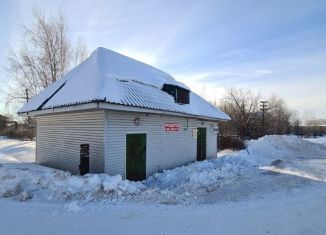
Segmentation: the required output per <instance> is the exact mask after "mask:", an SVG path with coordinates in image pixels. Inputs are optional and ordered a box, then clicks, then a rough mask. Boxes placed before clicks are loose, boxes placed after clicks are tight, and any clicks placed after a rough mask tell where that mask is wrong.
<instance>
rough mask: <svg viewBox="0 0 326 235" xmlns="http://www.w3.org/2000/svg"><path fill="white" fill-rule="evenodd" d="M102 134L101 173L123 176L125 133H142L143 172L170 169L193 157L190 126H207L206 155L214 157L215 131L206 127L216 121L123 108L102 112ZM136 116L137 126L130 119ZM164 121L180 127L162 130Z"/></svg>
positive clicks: (195, 151)
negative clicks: (143, 135)
mask: <svg viewBox="0 0 326 235" xmlns="http://www.w3.org/2000/svg"><path fill="white" fill-rule="evenodd" d="M106 112H107V114H106V135H105V139H106V140H105V149H106V152H105V172H107V173H108V174H111V175H115V174H120V175H122V176H124V177H125V157H126V156H125V149H126V134H128V133H146V134H147V152H146V158H147V159H146V162H147V164H146V171H147V175H150V174H152V173H153V172H157V171H160V170H161V169H170V168H173V167H176V166H181V165H184V164H186V163H189V162H191V161H195V160H196V153H197V139H194V138H193V137H192V128H197V127H207V157H208V158H211V157H215V156H216V150H217V147H216V146H217V142H216V138H217V133H216V132H215V133H213V132H212V131H211V130H210V126H211V125H212V124H213V125H215V126H216V123H212V122H206V121H200V120H197V119H189V120H188V128H187V118H182V117H174V116H166V115H158V114H148V115H146V114H144V113H131V112H123V111H106ZM136 117H138V118H140V125H139V126H135V125H134V119H135V118H136ZM166 122H177V123H179V125H180V130H179V131H177V132H165V130H164V124H165V123H166Z"/></svg>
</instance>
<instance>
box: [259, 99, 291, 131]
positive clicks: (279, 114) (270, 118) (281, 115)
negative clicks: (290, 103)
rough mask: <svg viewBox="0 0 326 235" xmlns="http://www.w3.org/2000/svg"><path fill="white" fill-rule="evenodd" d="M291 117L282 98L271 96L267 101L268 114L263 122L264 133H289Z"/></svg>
mask: <svg viewBox="0 0 326 235" xmlns="http://www.w3.org/2000/svg"><path fill="white" fill-rule="evenodd" d="M292 115H293V114H292V113H291V112H290V111H289V109H288V108H287V106H286V104H285V101H284V100H283V99H282V98H280V97H278V96H277V95H271V96H270V97H269V99H268V112H267V115H266V121H265V126H266V133H267V134H278V135H280V134H287V133H290V132H291V117H292Z"/></svg>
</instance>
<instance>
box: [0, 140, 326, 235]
mask: <svg viewBox="0 0 326 235" xmlns="http://www.w3.org/2000/svg"><path fill="white" fill-rule="evenodd" d="M33 144H34V143H33V142H20V141H13V140H8V139H0V164H1V166H0V197H3V198H2V199H0V208H1V210H0V234H9V233H10V234H25V233H26V231H30V233H31V234H44V232H45V231H48V230H51V231H50V232H49V233H50V234H60V231H61V233H67V234H77V233H78V234H89V233H90V232H93V233H95V234H105V233H114V234H124V233H127V232H129V233H132V234H138V233H142V234H143V233H145V234H180V233H190V234H198V233H214V234H216V233H219V232H220V233H222V234H238V233H248V234H264V233H266V234H325V233H326V224H325V223H324V217H325V215H326V207H325V206H324V205H325V203H326V184H325V183H326V146H325V144H326V138H320V139H319V140H318V141H311V140H310V139H309V140H305V139H300V138H297V137H295V136H265V137H263V138H260V139H258V140H252V141H249V142H248V143H247V145H248V147H247V149H245V150H242V151H238V152H233V151H223V152H221V153H219V154H218V157H217V158H215V159H210V160H206V161H203V162H195V163H191V164H189V165H187V166H183V167H178V168H175V169H172V170H166V171H164V172H163V173H156V174H153V175H152V176H150V177H149V178H148V179H147V180H145V181H142V182H130V181H128V180H122V178H121V177H120V176H109V175H106V174H89V175H86V176H73V175H70V174H69V173H67V172H63V171H60V170H55V169H51V168H47V167H43V166H38V165H36V164H33V163H12V162H18V161H30V162H33V154H32V152H33ZM24 153H26V156H24ZM9 155H10V158H9V157H8V156H9ZM28 156H29V157H28ZM8 159H16V160H15V161H10V160H8ZM8 162H9V163H8ZM22 201H25V202H22ZM18 212H19V213H18ZM26 218H27V219H26ZM39 220H42V223H39ZM18 221H19V223H22V225H23V226H22V227H16V226H15V225H14V224H16V223H17V222H18ZM53 221H55V223H53ZM126 225H127V226H126ZM22 228H24V229H22ZM51 228H52V229H51ZM23 231H24V232H23ZM47 233H48V232H47Z"/></svg>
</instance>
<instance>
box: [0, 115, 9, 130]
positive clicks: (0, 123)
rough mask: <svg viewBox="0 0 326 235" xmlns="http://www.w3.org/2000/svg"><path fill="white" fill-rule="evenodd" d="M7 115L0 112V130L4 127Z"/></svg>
mask: <svg viewBox="0 0 326 235" xmlns="http://www.w3.org/2000/svg"><path fill="white" fill-rule="evenodd" d="M7 119H8V118H7V117H6V116H3V115H1V114H0V130H3V129H5V127H6V125H7Z"/></svg>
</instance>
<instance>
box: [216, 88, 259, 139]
mask: <svg viewBox="0 0 326 235" xmlns="http://www.w3.org/2000/svg"><path fill="white" fill-rule="evenodd" d="M259 99H260V94H259V93H255V92H253V91H251V90H241V89H229V90H228V91H227V93H226V95H225V97H224V98H223V104H222V107H221V109H222V110H223V111H225V112H226V113H227V114H229V115H230V117H231V121H230V122H228V123H227V124H226V125H227V126H226V127H225V128H234V129H235V130H236V132H237V134H238V135H240V136H241V137H249V136H251V134H252V133H253V131H254V130H253V128H254V127H255V125H256V122H257V120H258V119H259V115H258V110H259Z"/></svg>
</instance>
